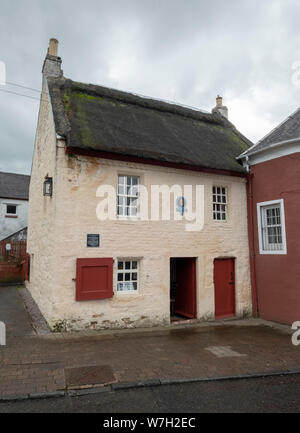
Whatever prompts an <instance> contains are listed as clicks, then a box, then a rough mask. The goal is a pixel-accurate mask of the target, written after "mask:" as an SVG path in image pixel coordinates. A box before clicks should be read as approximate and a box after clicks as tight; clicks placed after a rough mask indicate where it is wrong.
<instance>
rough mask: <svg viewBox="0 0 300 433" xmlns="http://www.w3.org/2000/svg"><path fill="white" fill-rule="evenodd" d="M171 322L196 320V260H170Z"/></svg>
mask: <svg viewBox="0 0 300 433" xmlns="http://www.w3.org/2000/svg"><path fill="white" fill-rule="evenodd" d="M170 310H171V321H173V322H176V321H179V320H180V319H181V320H182V319H196V318H197V307H196V259H195V258H172V259H171V260H170Z"/></svg>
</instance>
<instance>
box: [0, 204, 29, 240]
mask: <svg viewBox="0 0 300 433" xmlns="http://www.w3.org/2000/svg"><path fill="white" fill-rule="evenodd" d="M8 204H9V205H16V206H17V218H7V217H6V206H7V205H8ZM27 224H28V201H27V200H16V199H7V198H0V241H1V240H2V239H6V238H7V237H8V236H10V235H12V234H14V233H16V232H18V231H19V230H22V229H23V228H24V227H27Z"/></svg>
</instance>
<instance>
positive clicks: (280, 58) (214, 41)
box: [0, 0, 300, 173]
mask: <svg viewBox="0 0 300 433" xmlns="http://www.w3.org/2000/svg"><path fill="white" fill-rule="evenodd" d="M0 6H1V9H0V14H1V15H0V61H3V62H5V64H6V74H7V75H6V79H7V81H9V82H13V83H17V84H21V85H25V86H28V87H33V88H36V89H39V88H40V86H41V68H42V63H43V60H44V57H45V54H46V51H47V47H48V40H49V38H50V37H56V38H57V39H59V41H60V46H59V55H60V56H61V57H62V60H63V70H64V75H65V76H66V77H69V78H72V79H74V80H79V81H83V82H92V83H96V84H101V85H104V86H109V87H116V88H119V89H122V90H127V91H132V92H135V93H140V94H143V95H148V96H152V97H157V98H162V99H167V100H172V101H176V102H179V103H183V104H186V105H191V106H194V107H198V108H202V109H205V110H211V108H212V107H213V106H214V105H215V97H216V95H217V94H221V95H223V97H224V103H225V104H226V105H227V106H228V108H229V118H230V120H231V121H232V122H233V123H234V124H235V125H236V127H237V128H238V129H239V130H240V131H241V132H242V133H244V134H245V135H246V136H247V137H248V138H249V139H251V140H253V141H257V140H258V139H260V138H262V136H263V135H265V134H266V133H268V132H269V131H270V130H271V129H272V128H273V127H274V126H276V125H277V124H278V123H279V122H280V121H282V120H283V119H284V118H285V117H287V116H288V115H289V114H291V113H292V112H293V111H295V110H296V108H298V107H299V105H300V104H299V97H300V87H297V86H295V85H293V83H292V74H293V70H292V65H293V63H294V62H296V61H299V60H300V31H299V16H300V2H299V0H260V1H257V0H227V1H224V0H214V1H209V0H207V1H206V0H95V1H93V0H86V1H84V2H82V1H78V0H59V1H57V0H51V1H49V2H46V1H45V0H14V1H11V0H0ZM0 89H5V90H10V91H15V92H18V93H23V94H27V95H30V96H35V97H36V96H37V97H38V93H35V92H32V91H27V90H25V89H21V88H17V87H12V86H9V85H6V86H0ZM38 108H39V101H38V100H33V99H29V98H24V97H21V96H16V95H12V94H8V93H6V92H3V91H0V170H1V171H12V172H18V173H30V169H31V158H32V150H33V144H34V136H35V129H36V123H37V114H38Z"/></svg>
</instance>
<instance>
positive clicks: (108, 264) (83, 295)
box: [76, 259, 114, 301]
mask: <svg viewBox="0 0 300 433" xmlns="http://www.w3.org/2000/svg"><path fill="white" fill-rule="evenodd" d="M113 263H114V261H113V259H77V271H76V301H92V300H96V299H107V298H112V297H113V296H114V293H113Z"/></svg>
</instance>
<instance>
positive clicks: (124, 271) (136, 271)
mask: <svg viewBox="0 0 300 433" xmlns="http://www.w3.org/2000/svg"><path fill="white" fill-rule="evenodd" d="M120 262H122V263H123V264H124V265H123V269H119V263H120ZM127 262H130V269H125V263H127ZM133 262H135V263H137V267H136V269H133V268H132V263H133ZM139 273H140V261H139V259H135V258H130V259H127V258H120V259H118V260H117V293H118V294H121V295H123V294H136V293H138V292H139ZM119 274H130V279H129V280H127V281H126V280H123V281H119ZM132 274H137V279H136V280H133V279H132ZM122 282H123V284H126V283H136V285H137V288H136V290H119V283H122Z"/></svg>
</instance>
